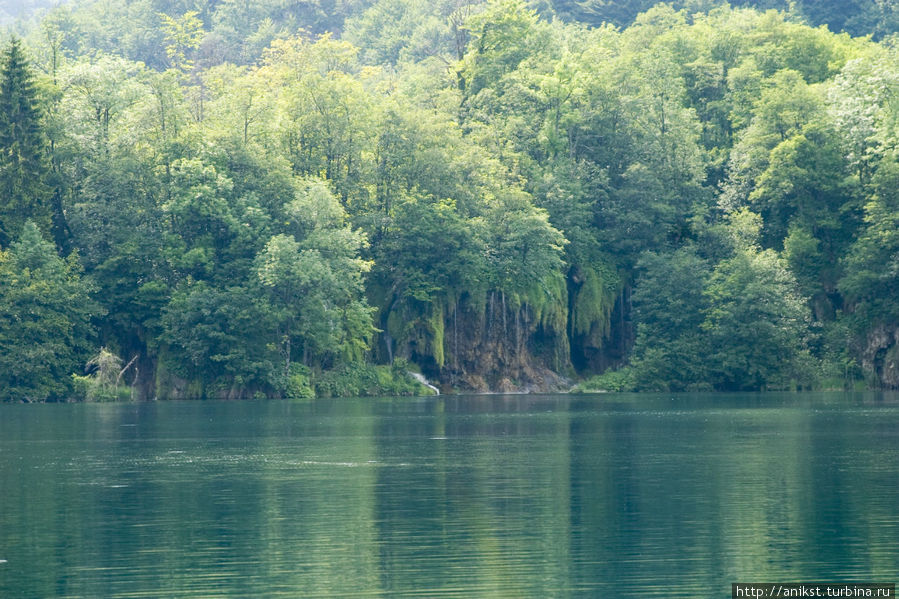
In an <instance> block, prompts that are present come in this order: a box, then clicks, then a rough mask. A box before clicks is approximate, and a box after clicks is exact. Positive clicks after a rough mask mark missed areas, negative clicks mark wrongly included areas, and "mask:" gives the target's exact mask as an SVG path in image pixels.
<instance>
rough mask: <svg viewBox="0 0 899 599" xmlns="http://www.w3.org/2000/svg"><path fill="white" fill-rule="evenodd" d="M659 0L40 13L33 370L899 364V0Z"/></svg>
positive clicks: (95, 389) (273, 392) (131, 390)
mask: <svg viewBox="0 0 899 599" xmlns="http://www.w3.org/2000/svg"><path fill="white" fill-rule="evenodd" d="M637 4H639V3H625V2H618V3H616V2H602V3H600V2H593V3H591V2H577V3H574V2H561V1H560V2H534V3H527V2H525V1H524V0H490V1H488V2H477V1H474V0H467V1H463V0H440V1H438V2H434V3H422V2H415V1H413V0H378V1H370V0H342V1H341V0H332V1H330V2H326V1H324V0H321V1H318V2H289V1H288V2H239V1H236V0H233V1H232V0H222V1H205V2H200V1H194V0H178V1H172V0H138V1H133V2H126V1H124V0H105V1H103V2H99V1H97V2H92V1H84V2H72V3H68V4H63V5H61V6H56V7H55V8H52V9H46V10H43V11H37V12H36V13H35V16H33V17H32V18H31V19H30V20H27V21H19V22H17V23H18V24H17V25H16V26H15V27H14V30H13V31H11V32H10V33H9V34H8V35H6V36H5V37H4V41H3V52H2V61H0V248H2V250H0V396H2V398H3V399H6V400H28V401H41V400H59V399H66V398H71V397H85V396H87V397H92V398H104V397H116V396H121V395H123V394H125V395H133V396H136V397H143V398H151V397H160V398H198V397H231V398H238V397H297V396H308V395H311V394H314V393H317V394H319V395H354V394H375V393H396V394H401V393H415V392H418V391H420V387H418V386H417V383H415V382H414V381H411V380H410V379H408V377H407V376H406V371H407V370H409V369H413V370H421V372H423V373H424V374H425V375H426V376H427V377H428V378H430V379H432V381H434V382H435V384H438V385H440V386H441V387H442V388H443V389H444V390H452V389H455V390H476V391H487V390H528V389H530V390H541V389H559V388H568V387H569V386H570V384H571V383H572V381H577V380H583V379H590V377H596V376H597V375H598V378H592V379H590V380H587V381H586V382H584V383H582V387H583V388H588V389H589V388H603V389H635V390H673V391H678V390H700V389H716V390H746V389H772V388H798V387H801V388H822V387H828V388H833V387H847V386H852V385H859V384H866V385H868V386H873V387H887V388H897V387H899V156H897V141H899V95H897V92H899V60H897V59H899V49H897V48H896V47H895V45H894V43H893V38H892V37H890V34H891V33H892V32H893V31H895V30H896V27H895V25H894V24H893V23H894V21H893V19H894V16H893V13H892V10H893V8H892V3H890V2H880V1H878V2H873V1H872V2H870V3H866V2H861V1H859V2H856V3H839V5H840V6H841V7H842V8H841V9H840V10H834V11H831V12H826V11H825V12H820V13H815V10H816V9H815V8H814V7H816V6H817V7H818V9H820V8H821V7H820V5H822V4H825V3H811V2H807V3H802V2H800V3H796V4H797V6H798V7H797V6H793V8H792V9H791V10H792V12H781V11H779V10H776V8H780V7H779V6H775V8H768V6H769V5H768V4H765V3H753V4H758V5H761V6H758V7H749V6H736V5H735V6H730V5H726V4H720V3H717V2H699V1H693V2H686V3H681V4H675V5H670V4H660V5H657V6H654V7H650V6H646V7H645V8H646V10H645V12H642V13H641V14H639V15H629V14H628V13H627V11H626V10H625V9H626V8H628V7H633V6H635V5H637ZM736 4H748V3H736ZM769 4H770V5H771V6H774V5H776V4H777V3H769ZM856 9H857V10H856ZM616 10H617V11H618V12H615V11H616ZM604 11H606V12H604ZM609 11H611V12H609ZM853 11H854V12H853ZM825 14H826V15H827V19H829V20H827V19H825V18H824V16H823V15H825ZM816 15H817V16H816ZM837 17H841V18H842V20H839V19H838V18H837ZM808 23H812V25H809V24H808ZM820 23H826V25H829V26H830V29H828V28H827V26H825V25H819V24H820ZM843 29H845V30H846V31H848V32H850V33H851V34H853V35H860V34H863V33H868V34H871V36H873V38H872V37H871V36H867V37H852V35H850V33H846V32H843V33H834V32H833V31H840V30H843Z"/></svg>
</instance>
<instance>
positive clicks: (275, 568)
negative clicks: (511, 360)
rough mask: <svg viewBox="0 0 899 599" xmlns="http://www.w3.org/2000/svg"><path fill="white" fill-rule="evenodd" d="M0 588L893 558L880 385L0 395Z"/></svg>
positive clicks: (791, 566)
mask: <svg viewBox="0 0 899 599" xmlns="http://www.w3.org/2000/svg"><path fill="white" fill-rule="evenodd" d="M0 560H5V563H4V562H0V597H3V598H9V597H24V598H41V597H83V598H91V599H92V598H97V597H116V598H125V597H129V598H136V597H176V598H182V597H298V598H314V597H436V598H440V597H472V598H488V597H498V598H504V599H506V598H510V599H514V598H540V599H545V598H551V597H562V598H564V597H603V598H606V597H608V598H613V599H615V598H637V597H639V598H641V599H645V598H653V597H658V598H662V597H666V598H668V597H691V598H694V597H696V598H704V597H709V598H711V597H715V598H723V597H730V585H731V583H732V582H797V581H821V582H864V581H877V582H894V581H896V579H897V578H899V396H897V395H890V394H886V395H885V394H853V395H845V394H792V395H791V394H763V395H716V394H706V395H603V396H550V395H545V396H482V397H439V398H428V399H400V400H397V399H389V400H388V399H383V400H380V399H366V400H355V399H352V400H348V399H343V400H328V401H314V402H305V403H297V402H274V401H271V402H230V403H229V402H153V403H142V404H68V405H0Z"/></svg>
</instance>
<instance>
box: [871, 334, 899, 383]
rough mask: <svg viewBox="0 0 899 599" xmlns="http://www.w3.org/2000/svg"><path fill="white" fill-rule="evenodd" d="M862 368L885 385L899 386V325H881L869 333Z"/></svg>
mask: <svg viewBox="0 0 899 599" xmlns="http://www.w3.org/2000/svg"><path fill="white" fill-rule="evenodd" d="M862 368H864V369H865V371H866V372H870V373H871V374H873V375H874V376H875V377H876V379H877V382H878V383H879V384H880V385H882V386H883V387H886V388H889V389H897V388H899V327H887V326H884V325H880V326H878V327H877V328H875V329H873V330H872V331H871V332H870V333H868V339H867V343H866V344H865V347H864V350H863V352H862Z"/></svg>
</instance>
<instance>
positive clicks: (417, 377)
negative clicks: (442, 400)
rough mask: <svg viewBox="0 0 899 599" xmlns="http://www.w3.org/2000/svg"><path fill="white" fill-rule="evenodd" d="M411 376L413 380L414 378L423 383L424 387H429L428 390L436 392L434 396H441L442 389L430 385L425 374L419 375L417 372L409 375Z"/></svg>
mask: <svg viewBox="0 0 899 599" xmlns="http://www.w3.org/2000/svg"><path fill="white" fill-rule="evenodd" d="M409 376H411V377H412V378H414V379H415V380H416V381H418V382H419V383H421V384H422V385H424V386H425V387H427V388H428V389H431V390H433V391H434V395H440V389H438V388H437V387H435V386H434V385H432V384H431V383H429V382H428V379H426V378H425V376H424V375H423V374H419V373H417V372H410V373H409Z"/></svg>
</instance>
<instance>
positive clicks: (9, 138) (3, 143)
mask: <svg viewBox="0 0 899 599" xmlns="http://www.w3.org/2000/svg"><path fill="white" fill-rule="evenodd" d="M0 60H2V65H0V246H7V245H9V243H10V241H11V240H12V239H13V238H14V237H16V236H17V235H18V234H19V233H20V232H21V229H22V225H23V224H24V223H25V221H27V220H32V221H33V222H35V223H36V224H37V225H38V227H39V228H40V229H41V230H43V231H44V232H45V233H49V232H50V231H51V230H52V231H54V233H56V232H57V231H58V230H59V229H60V226H61V224H62V223H61V222H59V221H60V219H62V214H61V213H60V214H56V215H54V214H53V211H52V210H51V206H50V199H51V196H52V190H51V188H50V186H49V184H48V175H49V172H50V168H49V164H48V160H47V140H46V137H45V135H44V131H43V128H42V124H41V116H42V115H41V113H42V108H41V105H40V100H39V98H38V94H37V88H36V85H35V81H34V77H33V76H32V74H31V69H30V67H29V66H28V61H27V60H26V58H25V54H24V52H23V50H22V44H21V42H20V41H19V40H18V39H17V38H13V39H12V40H11V41H10V42H9V45H8V46H7V47H6V50H5V51H4V52H3V55H2V59H0ZM54 216H55V217H56V220H57V222H56V223H53V220H54ZM54 224H55V225H56V226H53V225H54Z"/></svg>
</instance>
